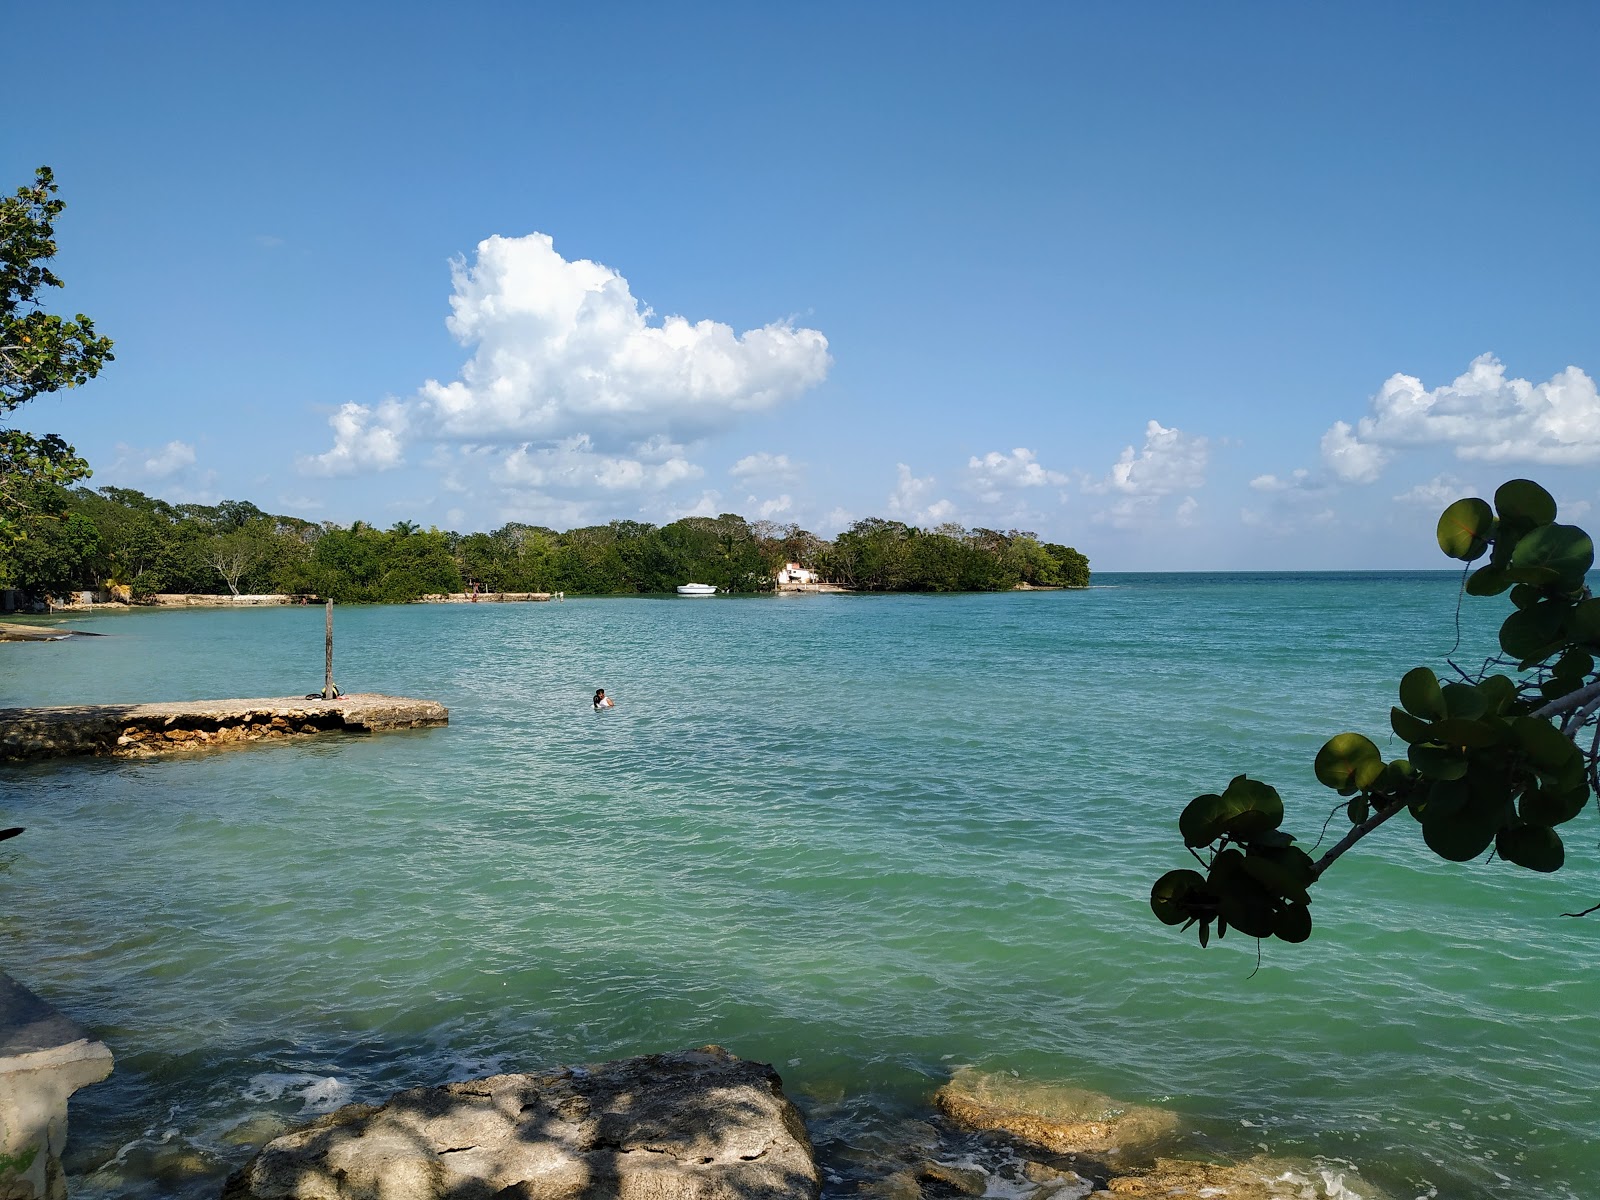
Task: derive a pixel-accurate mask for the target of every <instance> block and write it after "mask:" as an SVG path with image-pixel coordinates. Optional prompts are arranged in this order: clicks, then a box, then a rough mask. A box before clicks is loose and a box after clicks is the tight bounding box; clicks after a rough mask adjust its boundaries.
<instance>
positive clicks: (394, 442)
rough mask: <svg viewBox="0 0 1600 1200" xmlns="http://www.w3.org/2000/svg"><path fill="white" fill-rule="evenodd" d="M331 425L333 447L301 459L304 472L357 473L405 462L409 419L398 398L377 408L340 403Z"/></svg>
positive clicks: (392, 466) (389, 467)
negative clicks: (405, 442)
mask: <svg viewBox="0 0 1600 1200" xmlns="http://www.w3.org/2000/svg"><path fill="white" fill-rule="evenodd" d="M328 424H329V425H331V426H333V448H332V449H330V450H327V451H325V452H324V453H322V454H317V455H313V456H310V457H305V458H301V459H299V460H298V463H297V465H298V467H299V468H300V472H301V474H304V475H357V474H362V473H364V472H368V471H387V470H390V469H392V468H394V467H398V466H401V465H402V464H404V462H405V444H404V439H405V434H406V428H407V424H408V418H407V414H406V410H405V407H404V406H403V405H401V404H400V402H399V401H397V400H385V401H384V402H383V403H382V404H380V405H378V407H377V408H376V409H372V408H369V407H367V406H366V405H365V404H341V405H340V406H339V411H338V412H336V413H334V414H333V416H331V417H329V418H328Z"/></svg>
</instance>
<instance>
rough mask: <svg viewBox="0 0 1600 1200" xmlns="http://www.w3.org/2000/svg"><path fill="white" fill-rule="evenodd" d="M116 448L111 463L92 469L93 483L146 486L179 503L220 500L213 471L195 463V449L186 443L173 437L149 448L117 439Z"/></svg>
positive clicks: (206, 502)
mask: <svg viewBox="0 0 1600 1200" xmlns="http://www.w3.org/2000/svg"><path fill="white" fill-rule="evenodd" d="M116 449H117V456H116V458H115V459H113V460H112V462H111V465H110V466H107V467H104V468H102V469H100V470H97V471H96V472H95V479H96V481H97V482H100V483H105V484H115V485H117V486H119V487H132V488H139V489H146V488H148V489H151V490H153V491H159V492H160V494H161V496H162V497H163V498H164V499H166V500H171V501H176V502H177V503H180V504H215V503H216V502H217V501H219V500H221V499H222V495H221V493H219V492H218V491H217V488H216V483H217V473H216V471H214V470H211V469H209V468H207V469H204V470H202V469H201V468H200V467H199V466H198V458H197V455H196V454H195V448H194V447H193V446H191V445H190V444H189V443H188V442H184V441H178V440H173V441H170V442H168V443H167V444H166V445H164V446H158V447H155V448H153V449H152V448H150V447H148V446H129V445H127V444H126V443H124V442H118V443H117V448H116Z"/></svg>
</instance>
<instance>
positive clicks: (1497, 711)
mask: <svg viewBox="0 0 1600 1200" xmlns="http://www.w3.org/2000/svg"><path fill="white" fill-rule="evenodd" d="M1478 695H1480V696H1482V697H1483V702H1484V705H1485V706H1486V711H1488V712H1489V713H1491V714H1493V715H1494V716H1497V717H1500V716H1504V715H1505V712H1506V709H1508V708H1510V707H1511V704H1512V701H1514V700H1515V699H1516V698H1517V685H1516V684H1514V683H1512V682H1511V679H1510V678H1509V677H1508V676H1505V675H1491V676H1489V678H1487V679H1484V680H1480V681H1479V683H1478Z"/></svg>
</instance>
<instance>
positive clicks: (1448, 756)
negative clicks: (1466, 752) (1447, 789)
mask: <svg viewBox="0 0 1600 1200" xmlns="http://www.w3.org/2000/svg"><path fill="white" fill-rule="evenodd" d="M1411 765H1412V766H1413V767H1415V768H1416V769H1417V773H1418V774H1419V775H1422V776H1424V777H1425V778H1427V779H1444V780H1448V779H1460V778H1461V777H1462V776H1464V775H1465V774H1466V773H1467V760H1466V759H1465V758H1463V757H1461V755H1460V754H1459V753H1458V752H1457V751H1454V750H1444V749H1440V748H1439V747H1437V746H1413V747H1411Z"/></svg>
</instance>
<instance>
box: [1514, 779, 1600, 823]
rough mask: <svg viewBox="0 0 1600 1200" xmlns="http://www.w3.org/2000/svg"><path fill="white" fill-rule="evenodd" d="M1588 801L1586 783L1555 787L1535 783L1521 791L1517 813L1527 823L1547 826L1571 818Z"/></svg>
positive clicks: (1581, 809)
mask: <svg viewBox="0 0 1600 1200" xmlns="http://www.w3.org/2000/svg"><path fill="white" fill-rule="evenodd" d="M1588 803H1589V788H1588V786H1587V784H1582V783H1580V784H1579V785H1578V786H1577V787H1567V788H1557V787H1550V786H1547V785H1545V784H1542V783H1535V784H1533V786H1531V787H1529V788H1528V789H1527V790H1526V791H1525V792H1523V793H1522V798H1521V799H1520V800H1519V801H1518V802H1517V815H1518V816H1520V817H1521V818H1522V819H1523V820H1524V821H1526V822H1527V823H1528V824H1529V825H1543V826H1545V827H1546V828H1548V827H1549V826H1551V825H1561V824H1564V823H1565V822H1567V821H1570V820H1572V818H1573V817H1575V816H1577V815H1578V814H1579V813H1581V812H1582V811H1583V810H1584V807H1585V806H1586V805H1587V804H1588Z"/></svg>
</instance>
